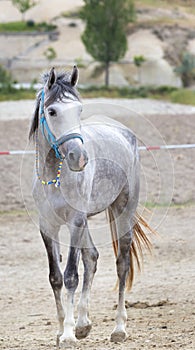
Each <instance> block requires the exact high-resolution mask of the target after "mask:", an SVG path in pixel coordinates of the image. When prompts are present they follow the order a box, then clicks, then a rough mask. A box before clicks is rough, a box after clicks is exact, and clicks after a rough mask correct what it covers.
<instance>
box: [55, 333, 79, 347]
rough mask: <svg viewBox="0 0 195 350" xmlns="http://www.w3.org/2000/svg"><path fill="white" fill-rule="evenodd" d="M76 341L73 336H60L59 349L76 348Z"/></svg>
mask: <svg viewBox="0 0 195 350" xmlns="http://www.w3.org/2000/svg"><path fill="white" fill-rule="evenodd" d="M76 343H77V339H76V337H75V336H71V337H66V336H65V335H62V336H61V337H60V339H59V348H60V349H72V348H74V347H75V346H76Z"/></svg>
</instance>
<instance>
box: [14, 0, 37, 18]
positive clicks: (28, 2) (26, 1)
mask: <svg viewBox="0 0 195 350" xmlns="http://www.w3.org/2000/svg"><path fill="white" fill-rule="evenodd" d="M12 4H13V5H14V6H16V7H17V9H18V10H19V11H20V12H21V14H22V21H24V20H25V13H26V11H28V10H29V9H30V8H31V7H33V6H35V5H36V2H35V1H34V0H12Z"/></svg>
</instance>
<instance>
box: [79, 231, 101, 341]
mask: <svg viewBox="0 0 195 350" xmlns="http://www.w3.org/2000/svg"><path fill="white" fill-rule="evenodd" d="M85 233H86V236H85V239H86V242H85V243H86V244H85V248H82V250H81V252H82V260H83V265H84V278H83V288H82V293H81V297H80V301H79V304H78V320H77V324H76V337H77V339H83V338H85V337H87V336H88V334H89V332H90V330H91V327H92V325H91V321H90V319H89V318H88V312H89V300H90V291H91V286H92V282H93V277H94V274H95V272H96V268H97V259H98V256H99V254H98V251H97V249H96V248H95V246H94V244H93V242H92V239H91V237H90V233H89V231H88V232H85Z"/></svg>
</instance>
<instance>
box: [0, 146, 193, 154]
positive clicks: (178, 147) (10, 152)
mask: <svg viewBox="0 0 195 350" xmlns="http://www.w3.org/2000/svg"><path fill="white" fill-rule="evenodd" d="M188 148H195V144H194V143H191V144H183V145H162V146H139V147H138V149H139V150H140V151H158V150H161V149H188ZM24 154H35V151H23V150H16V151H4V152H0V156H8V155H24Z"/></svg>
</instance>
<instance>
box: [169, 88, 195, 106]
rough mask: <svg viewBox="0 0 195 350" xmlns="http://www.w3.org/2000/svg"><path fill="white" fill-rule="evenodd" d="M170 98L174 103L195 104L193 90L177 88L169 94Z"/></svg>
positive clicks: (194, 91) (194, 92)
mask: <svg viewBox="0 0 195 350" xmlns="http://www.w3.org/2000/svg"><path fill="white" fill-rule="evenodd" d="M170 100H171V102H174V103H182V104H186V105H195V90H188V89H179V90H176V91H173V92H172V93H171V94H170Z"/></svg>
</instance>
